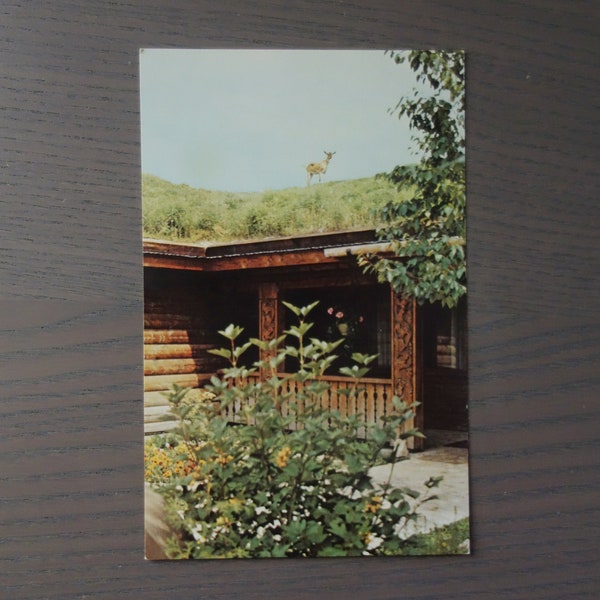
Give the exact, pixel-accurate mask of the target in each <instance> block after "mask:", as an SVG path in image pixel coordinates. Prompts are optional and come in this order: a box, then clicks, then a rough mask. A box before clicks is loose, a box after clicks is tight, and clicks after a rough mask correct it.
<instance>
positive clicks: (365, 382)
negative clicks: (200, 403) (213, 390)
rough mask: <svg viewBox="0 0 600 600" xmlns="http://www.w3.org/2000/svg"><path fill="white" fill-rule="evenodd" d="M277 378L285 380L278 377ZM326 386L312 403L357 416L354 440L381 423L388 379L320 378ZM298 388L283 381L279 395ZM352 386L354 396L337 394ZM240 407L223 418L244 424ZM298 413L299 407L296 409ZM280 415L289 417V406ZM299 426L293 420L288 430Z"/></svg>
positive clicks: (386, 404)
mask: <svg viewBox="0 0 600 600" xmlns="http://www.w3.org/2000/svg"><path fill="white" fill-rule="evenodd" d="M280 377H282V378H283V377H285V375H284V374H280ZM248 379H249V380H250V381H253V382H257V381H258V380H259V377H258V376H253V377H250V378H248ZM318 379H319V380H320V381H324V382H326V383H327V384H329V388H328V389H327V390H326V391H325V392H323V393H322V394H320V395H319V396H318V398H317V399H316V400H317V402H318V403H319V405H320V407H321V408H323V409H325V410H337V411H339V412H340V414H341V415H342V416H343V417H346V416H350V415H357V416H358V417H359V420H360V421H361V422H363V423H364V425H363V426H362V427H360V428H359V430H358V436H359V437H361V438H366V437H367V426H368V425H369V424H372V423H381V422H382V419H383V417H385V416H387V415H388V412H389V411H390V410H391V405H392V382H391V380H390V379H382V378H374V377H364V378H361V379H350V378H348V377H341V376H323V377H319V378H318ZM301 386H302V384H301V383H299V382H297V381H292V380H286V381H285V383H284V385H283V387H282V390H281V393H282V395H285V394H290V393H291V394H292V395H295V393H297V392H299V391H301ZM354 386H356V387H357V389H358V393H357V394H355V395H348V394H347V393H344V392H341V390H344V389H350V388H352V387H354ZM243 409H244V407H243V406H242V403H241V402H238V403H236V404H232V405H229V406H228V407H227V408H225V409H224V410H223V413H222V414H223V416H225V417H227V418H228V419H229V421H231V422H232V423H246V417H245V416H244V412H243ZM299 410H300V411H301V410H302V406H300V407H299ZM281 411H282V414H283V415H284V416H289V406H288V404H287V403H286V402H283V403H282V405H281ZM298 426H299V424H298V422H297V420H294V421H292V423H291V425H290V428H291V429H296V428H298Z"/></svg>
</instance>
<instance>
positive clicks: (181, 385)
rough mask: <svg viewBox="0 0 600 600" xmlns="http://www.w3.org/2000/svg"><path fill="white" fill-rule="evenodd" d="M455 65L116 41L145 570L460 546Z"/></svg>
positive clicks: (464, 393)
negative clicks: (136, 185)
mask: <svg viewBox="0 0 600 600" xmlns="http://www.w3.org/2000/svg"><path fill="white" fill-rule="evenodd" d="M464 63H465V56H464V53H462V52H448V51H442V50H440V51H433V50H420V51H416V50H395V51H384V50H208V49H199V50H184V49H143V50H141V51H140V103H141V157H142V209H143V214H142V217H143V268H144V332H143V335H144V471H145V495H146V504H145V515H146V521H145V531H146V558H147V559H211V558H273V557H281V558H286V557H288V558H292V557H306V558H318V557H345V556H355V557H358V556H364V557H373V556H407V555H436V554H437V555H439V554H469V553H470V535H469V473H468V456H469V436H468V345H467V341H468V340H467V323H466V317H467V310H466V309H467V268H466V235H465V231H466V228H465V212H466V192H465V190H466V184H465V129H464V115H465V102H464V100H465V69H464Z"/></svg>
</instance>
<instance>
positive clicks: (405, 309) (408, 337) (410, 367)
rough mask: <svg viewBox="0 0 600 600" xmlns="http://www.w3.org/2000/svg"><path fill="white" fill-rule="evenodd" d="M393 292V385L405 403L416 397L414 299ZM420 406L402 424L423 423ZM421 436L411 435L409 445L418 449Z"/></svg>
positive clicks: (395, 392) (411, 426)
mask: <svg viewBox="0 0 600 600" xmlns="http://www.w3.org/2000/svg"><path fill="white" fill-rule="evenodd" d="M391 294H392V301H391V306H392V389H393V393H394V394H395V395H396V396H399V397H400V398H401V399H402V400H404V402H406V403H407V404H411V403H413V402H415V401H417V400H418V397H417V362H418V361H417V350H418V349H417V335H416V313H417V310H416V303H415V301H414V300H410V299H407V298H404V297H403V296H401V295H400V294H397V293H395V292H394V290H392V291H391ZM422 410H423V406H422V405H420V406H418V407H417V409H416V413H417V415H416V417H415V418H414V419H412V422H407V423H406V424H405V426H404V427H405V428H406V429H411V428H413V427H419V428H420V427H421V426H422V420H423V419H422ZM422 445H423V440H422V439H421V438H412V439H410V440H408V447H409V448H412V449H421V448H422Z"/></svg>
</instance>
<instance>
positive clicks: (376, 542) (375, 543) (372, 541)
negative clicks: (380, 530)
mask: <svg viewBox="0 0 600 600" xmlns="http://www.w3.org/2000/svg"><path fill="white" fill-rule="evenodd" d="M381 544H383V538H380V537H377V536H376V535H371V536H369V543H368V544H367V550H375V548H379V546H381Z"/></svg>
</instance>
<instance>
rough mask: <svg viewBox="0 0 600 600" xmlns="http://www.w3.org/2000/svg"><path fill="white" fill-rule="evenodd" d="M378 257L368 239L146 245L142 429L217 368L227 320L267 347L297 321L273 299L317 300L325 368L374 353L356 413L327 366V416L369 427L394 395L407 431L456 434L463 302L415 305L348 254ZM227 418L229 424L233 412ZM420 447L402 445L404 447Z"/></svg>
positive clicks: (155, 428)
mask: <svg viewBox="0 0 600 600" xmlns="http://www.w3.org/2000/svg"><path fill="white" fill-rule="evenodd" d="M385 251H386V245H385V244H383V243H381V242H379V241H378V240H377V239H376V236H375V232H374V231H373V230H360V231H350V232H348V231H346V232H338V233H327V234H311V235H304V236H298V237H288V238H277V239H267V240H260V241H245V242H232V243H224V244H214V243H213V244H183V243H174V242H164V241H158V240H150V239H145V240H144V244H143V254H144V414H145V418H144V420H145V432H146V433H147V434H151V433H156V432H160V431H165V430H168V428H169V427H171V426H172V422H170V421H169V420H168V419H169V417H168V412H167V410H168V408H167V406H166V405H167V401H166V398H165V395H164V392H165V391H166V390H168V389H169V388H170V386H171V385H172V384H173V383H177V384H179V385H182V386H186V387H190V388H202V387H203V386H204V385H205V383H206V382H207V381H208V380H209V378H210V377H211V376H212V375H213V374H214V373H215V372H216V371H217V370H218V369H219V368H222V367H223V366H225V365H224V364H223V363H222V362H221V359H219V357H216V356H214V355H213V354H211V353H209V350H210V349H211V348H217V347H221V346H222V345H223V342H224V339H223V338H221V337H220V336H219V334H218V333H217V332H218V330H219V329H223V328H224V327H226V326H227V325H228V324H230V323H234V324H236V325H241V326H242V327H244V336H247V337H260V338H261V339H263V340H269V339H273V338H275V337H277V336H278V335H280V334H281V333H282V332H283V331H284V330H285V329H286V328H287V327H289V325H290V324H292V323H293V322H295V321H294V315H293V314H292V313H291V312H290V311H289V310H287V309H285V307H284V305H283V304H282V302H283V301H287V302H291V303H293V304H295V305H297V306H304V305H307V304H310V303H312V302H314V301H315V300H319V304H318V306H317V307H316V308H315V309H314V310H313V311H312V312H311V314H310V320H311V321H312V322H314V326H313V330H312V331H311V335H314V336H315V337H318V338H320V339H334V338H335V339H339V338H340V336H345V339H344V344H343V345H342V346H341V350H342V351H341V352H339V354H340V358H339V359H338V361H336V362H337V365H334V367H335V366H337V367H339V366H342V364H344V361H345V360H348V356H345V355H344V349H345V351H346V354H347V355H349V354H350V353H351V352H353V351H357V352H364V353H369V354H377V359H376V360H375V361H374V363H372V368H371V371H370V372H369V373H368V376H367V377H365V378H364V379H362V380H361V388H363V389H364V392H363V393H362V394H361V395H360V396H359V398H358V399H357V400H356V405H355V406H347V405H345V404H344V402H343V400H342V398H345V395H344V394H339V395H338V394H336V393H335V392H336V390H338V389H340V388H342V387H344V386H346V385H348V383H349V380H348V378H346V377H343V376H340V375H339V374H336V371H335V369H333V368H332V369H333V371H332V373H331V374H329V373H326V375H325V378H326V379H327V381H328V382H329V383H330V392H329V394H328V398H327V399H326V402H328V403H329V405H330V406H331V407H332V408H336V409H338V410H342V411H347V412H354V413H359V414H361V415H363V418H364V419H365V420H366V421H373V420H375V421H376V420H377V419H378V418H380V417H381V416H383V415H385V414H386V411H388V410H389V407H390V404H391V398H392V396H393V395H394V394H396V395H398V396H400V397H402V398H403V399H404V400H405V401H407V402H412V401H418V402H419V403H420V404H419V406H418V408H417V411H416V417H415V420H414V426H416V427H418V428H419V429H420V430H421V431H425V432H427V430H444V431H466V430H467V426H468V417H467V347H466V306H465V303H462V304H461V305H459V306H458V308H456V309H453V310H449V309H447V308H444V307H442V306H441V305H431V304H430V305H425V306H418V305H417V304H416V303H415V302H414V301H413V300H410V299H408V298H405V297H403V296H402V294H399V293H395V292H394V291H393V290H392V289H391V287H390V286H389V285H388V284H382V283H378V282H377V281H376V280H375V279H374V277H373V276H372V275H366V274H364V273H363V272H362V269H361V268H360V267H359V266H358V265H357V261H356V255H357V254H360V253H361V252H381V253H385ZM247 337H245V338H244V339H247ZM257 352H258V350H257ZM257 358H258V356H255V357H252V356H250V357H249V360H250V361H251V360H252V359H254V360H256V359H257ZM284 368H285V369H293V368H294V365H293V364H286V365H284ZM230 417H231V419H232V421H235V419H236V415H235V414H231V415H230ZM422 444H423V442H422V441H421V440H420V439H416V438H415V439H414V440H412V448H413V449H414V450H418V449H421V448H422Z"/></svg>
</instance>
